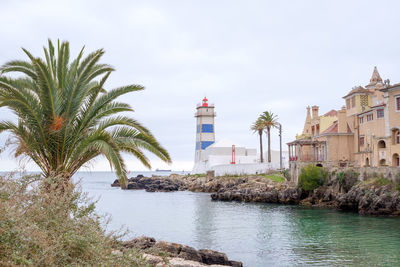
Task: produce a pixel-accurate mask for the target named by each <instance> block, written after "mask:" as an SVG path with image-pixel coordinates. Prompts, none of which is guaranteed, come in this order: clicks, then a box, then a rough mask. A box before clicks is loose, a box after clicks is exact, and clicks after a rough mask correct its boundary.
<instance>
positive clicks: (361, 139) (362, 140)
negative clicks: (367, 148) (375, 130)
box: [359, 136, 364, 146]
mask: <svg viewBox="0 0 400 267" xmlns="http://www.w3.org/2000/svg"><path fill="white" fill-rule="evenodd" d="M359 143H360V146H363V145H364V136H360V140H359Z"/></svg>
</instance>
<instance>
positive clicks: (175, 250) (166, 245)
mask: <svg viewBox="0 0 400 267" xmlns="http://www.w3.org/2000/svg"><path fill="white" fill-rule="evenodd" d="M154 248H157V249H159V250H161V251H164V252H168V253H169V254H170V255H174V256H177V255H178V254H179V253H180V252H181V250H182V245H181V244H177V243H171V242H166V241H157V242H156V244H155V245H154Z"/></svg>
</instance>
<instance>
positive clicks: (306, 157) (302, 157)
mask: <svg viewBox="0 0 400 267" xmlns="http://www.w3.org/2000/svg"><path fill="white" fill-rule="evenodd" d="M289 161H324V156H323V155H318V156H313V155H308V154H306V155H300V156H299V157H298V156H293V157H289Z"/></svg>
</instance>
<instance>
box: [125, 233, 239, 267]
mask: <svg viewBox="0 0 400 267" xmlns="http://www.w3.org/2000/svg"><path fill="white" fill-rule="evenodd" d="M122 245H123V246H124V247H125V248H134V249H136V250H138V251H139V252H140V253H142V254H143V257H144V258H145V259H146V261H147V262H148V263H149V265H150V266H155V267H164V266H175V267H181V266H182V267H183V266H185V267H203V266H213V267H223V266H234V267H242V266H243V264H242V262H239V261H233V260H229V259H228V257H227V256H226V254H225V253H221V252H218V251H213V250H209V249H199V250H196V249H194V248H192V247H189V246H185V245H181V244H177V243H170V242H165V241H156V240H155V239H154V238H152V237H145V236H143V237H139V238H135V239H133V240H130V241H126V242H123V244H122Z"/></svg>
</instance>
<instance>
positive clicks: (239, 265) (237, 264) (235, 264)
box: [229, 261, 243, 267]
mask: <svg viewBox="0 0 400 267" xmlns="http://www.w3.org/2000/svg"><path fill="white" fill-rule="evenodd" d="M229 265H230V266H233V267H243V263H242V262H240V261H229Z"/></svg>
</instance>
